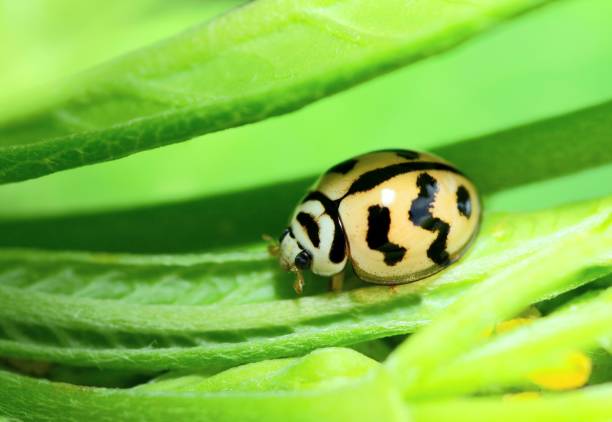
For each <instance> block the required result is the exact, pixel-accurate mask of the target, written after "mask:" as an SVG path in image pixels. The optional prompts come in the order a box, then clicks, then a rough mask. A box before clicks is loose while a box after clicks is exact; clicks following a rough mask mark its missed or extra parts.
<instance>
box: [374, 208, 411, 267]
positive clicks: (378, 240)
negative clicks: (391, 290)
mask: <svg viewBox="0 0 612 422" xmlns="http://www.w3.org/2000/svg"><path fill="white" fill-rule="evenodd" d="M390 227H391V216H390V213H389V208H386V207H381V206H378V205H373V206H371V207H370V208H368V232H367V234H366V242H367V243H368V247H369V248H370V249H373V250H376V251H379V252H382V253H383V255H384V261H385V264H387V265H395V264H397V263H398V262H400V261H401V260H402V259H403V258H404V255H405V254H406V248H404V247H401V246H399V245H396V244H395V243H391V242H390V241H389V228H390Z"/></svg>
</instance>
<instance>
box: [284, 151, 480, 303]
mask: <svg viewBox="0 0 612 422" xmlns="http://www.w3.org/2000/svg"><path fill="white" fill-rule="evenodd" d="M480 213H481V205H480V200H479V198H478V192H477V191H476V188H475V187H474V184H473V183H472V182H471V181H470V180H469V179H468V178H467V177H466V176H465V175H463V174H462V173H461V172H460V171H459V170H457V169H456V168H455V167H453V166H452V165H451V164H449V163H448V162H446V161H444V160H442V159H440V158H438V157H436V156H433V155H431V154H426V153H420V152H414V151H408V150H385V151H376V152H371V153H368V154H364V155H360V156H358V157H355V158H351V159H349V160H346V161H343V162H342V163H340V164H337V165H335V166H334V167H332V168H331V169H329V170H328V171H327V172H326V173H325V174H324V175H323V176H322V177H321V178H320V179H319V180H318V181H317V183H316V184H315V185H314V187H313V189H312V190H311V191H309V192H308V193H307V194H306V196H305V197H304V199H303V200H302V201H301V203H300V204H299V205H298V206H297V207H296V209H295V212H294V213H293V216H292V217H291V222H290V224H289V227H288V228H287V229H285V231H284V232H283V233H282V235H281V236H280V239H279V248H278V251H277V252H278V254H279V261H280V264H281V266H282V267H283V268H284V269H285V270H289V271H293V272H295V273H296V275H297V279H296V282H295V284H294V288H295V291H296V292H297V293H301V291H302V287H303V284H304V281H303V277H302V273H301V271H302V270H306V269H310V270H311V271H312V272H313V273H315V274H318V275H322V276H331V277H332V289H333V290H336V291H337V290H340V289H341V288H342V281H343V277H344V269H345V267H346V264H347V262H348V261H349V259H350V261H351V264H352V266H353V268H354V270H355V273H356V274H357V276H358V277H359V278H361V279H362V280H364V281H367V282H370V283H376V284H388V285H392V284H403V283H409V282H411V281H415V280H418V279H421V278H424V277H428V276H430V275H432V274H434V273H436V272H438V271H440V270H442V269H443V268H445V267H447V266H448V265H450V264H451V263H453V262H454V261H456V260H457V259H459V258H460V257H461V255H462V254H463V253H464V252H465V251H466V249H467V248H468V246H469V245H470V243H471V241H472V239H474V237H475V236H476V233H477V232H478V227H479V223H480Z"/></svg>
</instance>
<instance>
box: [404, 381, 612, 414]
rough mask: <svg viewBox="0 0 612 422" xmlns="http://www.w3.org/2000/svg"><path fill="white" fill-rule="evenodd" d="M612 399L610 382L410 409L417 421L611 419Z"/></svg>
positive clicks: (440, 402) (435, 402)
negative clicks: (527, 395) (528, 395)
mask: <svg viewBox="0 0 612 422" xmlns="http://www.w3.org/2000/svg"><path fill="white" fill-rule="evenodd" d="M610 402H612V385H610V384H608V385H603V386H598V387H589V388H585V389H583V390H579V391H574V392H571V393H562V394H550V395H545V396H543V397H541V398H535V399H531V400H529V399H523V400H519V399H518V398H517V399H515V400H511V399H505V400H504V399H501V400H500V398H498V397H485V398H470V399H453V400H448V401H443V400H432V401H428V402H422V403H413V404H411V405H410V406H409V411H410V413H411V415H412V416H413V418H414V420H415V421H416V422H421V421H423V422H425V421H427V422H434V421H447V420H452V421H454V422H490V421H496V422H515V421H555V422H576V421H589V422H607V421H609V420H610V418H612V411H611V410H610Z"/></svg>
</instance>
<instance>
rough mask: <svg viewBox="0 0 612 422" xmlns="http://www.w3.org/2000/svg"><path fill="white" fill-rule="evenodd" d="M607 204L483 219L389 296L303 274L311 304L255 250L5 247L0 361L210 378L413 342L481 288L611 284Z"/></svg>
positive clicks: (548, 291) (550, 291)
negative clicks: (423, 275) (337, 289)
mask: <svg viewBox="0 0 612 422" xmlns="http://www.w3.org/2000/svg"><path fill="white" fill-rule="evenodd" d="M611 207H612V202H611V200H609V199H608V200H601V201H592V202H587V203H583V204H579V205H575V206H572V207H565V208H559V209H552V210H548V211H544V212H538V213H525V214H521V213H517V214H502V215H497V216H496V215H488V216H487V218H486V219H485V222H484V226H483V229H482V233H481V234H480V236H479V239H478V241H477V242H476V244H475V246H474V248H473V250H472V251H471V252H470V254H469V255H468V256H467V257H466V258H465V259H463V260H461V261H460V262H459V263H457V264H455V265H453V266H452V267H450V268H449V269H448V270H446V271H444V272H442V273H440V274H438V275H436V276H434V277H431V278H428V279H426V280H423V281H420V282H416V283H412V284H407V285H402V286H397V287H395V288H393V289H390V288H388V287H383V286H363V284H360V282H359V281H358V280H356V279H355V278H352V279H351V280H350V282H349V286H351V285H352V287H353V290H349V291H346V292H344V293H341V294H332V293H326V294H323V293H321V291H322V290H324V289H325V288H326V282H323V281H322V280H321V279H317V278H314V277H313V278H311V279H309V280H308V283H309V284H308V287H309V288H310V289H311V290H309V291H307V292H308V293H309V294H311V295H312V294H313V293H320V294H316V295H312V296H308V297H302V298H295V295H294V293H292V292H291V287H290V285H291V277H290V276H289V275H288V274H284V273H282V272H281V270H280V269H279V268H278V265H277V264H276V263H274V262H273V261H272V260H271V259H268V258H267V257H266V256H265V253H264V252H263V251H248V250H245V251H242V252H240V251H236V252H228V253H225V254H206V255H199V256H183V257H181V256H129V255H128V256H121V255H112V254H85V253H53V252H42V251H40V252H36V251H11V250H4V251H2V252H1V253H0V263H1V265H0V269H1V270H0V354H1V355H4V356H12V357H18V358H29V359H36V360H46V361H53V362H61V363H67V364H72V365H82V366H99V367H109V368H130V369H141V370H145V371H151V370H163V369H168V368H208V369H215V368H216V369H219V368H223V367H229V366H234V365H236V364H239V363H243V362H253V361H257V360H261V359H268V358H275V357H286V356H298V355H302V354H304V353H306V352H308V351H310V350H313V349H315V348H317V347H323V346H339V345H350V344H355V343H360V342H364V341H367V340H371V339H376V338H381V337H386V336H391V335H395V334H403V333H409V332H412V331H414V330H415V329H416V328H418V327H420V326H422V325H424V324H426V323H428V322H429V321H430V320H431V318H432V317H433V316H435V315H436V314H438V313H439V312H440V311H442V310H443V309H444V308H446V307H447V306H448V305H449V304H450V303H452V302H453V301H454V300H456V298H457V297H458V296H459V294H460V293H461V292H463V291H465V290H466V289H467V288H468V287H470V286H472V285H474V284H479V283H480V282H481V281H483V280H486V279H493V280H496V279H497V280H499V279H501V278H503V279H512V278H513V277H518V276H519V275H521V276H522V275H523V274H525V273H528V274H532V276H533V277H536V276H538V277H540V278H541V286H542V287H541V288H539V289H531V290H526V291H525V292H524V296H523V299H521V300H522V301H528V300H532V301H537V300H542V299H544V298H546V297H548V296H553V295H555V294H558V293H561V292H563V291H566V290H568V289H570V288H573V287H575V286H577V285H580V284H582V283H585V282H587V281H590V280H592V279H594V278H597V277H599V276H601V275H605V274H607V273H608V272H609V271H610V269H611V267H612V266H611V265H610V263H609V261H607V260H606V256H605V254H606V253H607V251H609V250H610V239H609V237H606V236H601V235H600V234H601V233H602V232H605V231H606V230H609V225H610V221H609V215H610V210H611ZM553 216H554V218H553ZM598 247H599V249H598ZM568 254H572V259H570V260H568V259H566V256H567V255H568ZM532 276H530V277H532ZM489 285H490V283H484V284H482V287H483V288H488V287H487V286H489ZM355 287H358V288H355ZM504 291H505V290H504ZM517 300H518V299H517ZM510 303H513V302H510ZM502 309H505V310H508V307H507V306H506V307H505V308H504V307H502ZM473 312H476V313H478V311H477V310H474V311H473ZM459 316H461V315H459ZM470 316H472V314H471V313H470ZM475 320H476V321H479V317H475ZM458 321H463V317H462V318H458ZM481 322H484V319H483V320H482V321H481ZM487 322H490V321H488V320H487ZM472 325H473V326H474V330H478V327H479V325H478V324H472ZM453 329H454V330H455V331H460V330H458V329H457V328H456V326H455V325H453ZM449 349H450V348H449ZM424 350H430V348H427V349H424ZM431 355H432V356H437V353H433V352H431ZM416 362H418V359H417V360H415V364H416Z"/></svg>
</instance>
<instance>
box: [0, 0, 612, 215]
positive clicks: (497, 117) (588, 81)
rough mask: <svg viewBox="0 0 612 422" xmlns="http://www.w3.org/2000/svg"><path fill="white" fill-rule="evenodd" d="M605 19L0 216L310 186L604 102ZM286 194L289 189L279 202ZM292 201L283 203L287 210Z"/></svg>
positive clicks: (361, 93)
mask: <svg viewBox="0 0 612 422" xmlns="http://www.w3.org/2000/svg"><path fill="white" fill-rule="evenodd" d="M611 13H612V5H611V4H610V2H608V1H607V0H568V1H564V2H560V3H558V4H555V5H554V6H551V7H547V8H544V9H541V10H538V11H536V12H533V13H531V14H530V15H527V16H525V17H522V18H520V19H518V20H516V21H514V22H513V23H512V24H508V25H505V26H503V27H501V28H498V29H496V30H495V31H494V32H490V33H487V34H485V35H483V36H481V37H480V38H478V39H476V40H474V41H471V42H470V43H469V44H466V45H465V46H462V47H460V48H458V49H455V50H454V51H452V52H449V53H447V54H445V55H444V56H440V57H436V58H433V59H430V60H427V61H425V62H421V63H419V64H416V65H414V66H411V67H409V68H406V69H404V70H401V71H397V72H395V73H393V74H390V75H387V76H385V77H383V78H379V79H377V80H375V81H372V82H369V83H367V84H365V85H362V86H359V87H357V88H355V89H352V90H350V91H348V92H345V93H342V94H339V95H336V96H334V97H332V98H328V99H326V100H324V101H321V102H318V103H316V104H313V105H311V106H309V107H308V108H306V109H303V110H301V111H298V112H296V113H292V114H290V115H286V116H283V117H279V118H275V119H271V120H267V121H264V122H261V123H258V124H257V125H252V126H247V127H242V128H238V129H232V130H229V131H225V132H221V133H216V134H210V135H207V136H206V137H207V139H206V141H205V142H201V141H200V140H194V141H190V142H185V143H182V144H177V145H173V146H170V147H166V148H163V149H159V150H154V151H149V152H146V153H143V154H139V155H136V156H132V157H128V158H126V159H123V160H120V161H115V162H111V163H105V164H99V165H95V166H90V167H87V168H81V169H77V170H71V171H67V172H63V173H61V174H55V175H51V176H49V177H45V178H44V179H40V180H33V181H28V182H25V183H20V184H15V185H11V186H1V187H0V202H1V203H2V204H4V206H3V207H0V215H5V216H14V217H20V218H22V217H24V216H27V215H49V214H55V215H58V214H65V213H74V212H77V211H82V210H87V211H98V210H101V209H109V208H116V207H121V208H131V207H134V206H136V205H144V204H159V203H165V202H167V201H174V200H187V199H193V198H199V197H202V196H210V195H211V194H215V193H220V192H228V191H237V190H242V189H244V188H251V187H254V186H262V185H265V184H268V183H272V182H276V181H279V180H283V181H287V180H292V179H299V178H303V177H307V176H308V177H310V178H312V177H315V176H316V174H317V173H318V172H320V171H321V169H323V168H325V167H327V166H329V165H331V164H333V163H335V162H337V161H339V160H342V159H343V158H345V157H347V156H350V155H352V154H356V153H360V152H363V151H367V150H371V149H375V148H382V147H391V146H393V147H409V148H415V149H432V148H433V147H435V146H439V145H442V144H445V143H448V142H451V141H457V140H461V139H466V138H470V137H473V136H476V135H480V134H483V133H486V132H491V131H495V130H499V129H501V128H507V127H509V126H512V125H517V124H522V123H525V122H529V121H533V120H537V119H540V118H542V117H545V116H550V115H556V114H560V113H563V112H566V111H571V110H574V109H576V108H580V107H582V106H586V105H590V104H593V103H598V102H601V101H604V100H608V99H609V98H610V97H611V96H612V83H610V79H609V76H608V74H609V72H608V70H609V69H610V68H612V55H610V54H609V52H610V51H612V45H611V44H612V29H611V28H610V25H609V24H608V19H607V16H610V14H611ZM508 52H511V53H508ZM372 116H375V119H376V124H375V125H373V124H371V118H372ZM579 141H580V140H577V141H576V142H579ZM534 147H535V146H534ZM321 151H325V153H324V154H322V153H321ZM177 163H180V165H177ZM611 172H612V168H610V167H605V168H603V169H599V170H594V171H591V172H588V173H587V174H581V175H580V176H576V178H570V179H565V180H563V181H561V182H559V183H556V182H549V183H547V184H543V185H540V186H534V187H533V188H531V189H528V190H526V191H521V192H504V193H502V194H500V195H497V196H496V197H495V198H492V199H491V203H492V204H493V206H495V207H496V208H497V209H504V210H510V209H525V208H526V207H527V208H529V209H533V208H538V207H544V206H550V205H555V204H558V203H561V202H570V201H572V200H574V199H575V198H578V199H588V198H590V197H593V196H598V195H605V194H609V193H610V192H611V189H612V188H610V184H601V183H592V181H593V180H603V179H606V178H608V179H609V178H610V177H611V175H612V173H611ZM219 174H222V175H223V176H222V177H219ZM119 185H120V186H121V187H122V188H121V189H117V188H116V187H117V186H119ZM565 186H569V188H568V189H566V188H565ZM584 186H588V187H589V188H588V189H584ZM293 190H294V188H293V186H290V187H288V189H287V190H286V192H293ZM543 192H546V195H543V194H542V193H543ZM298 195H299V194H298ZM275 200H278V199H275ZM292 201H293V199H292V198H288V199H287V201H286V204H287V205H285V206H290V205H289V204H290V203H291V202H292Z"/></svg>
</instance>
